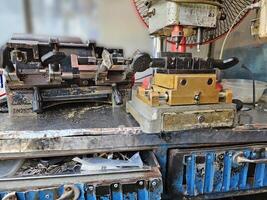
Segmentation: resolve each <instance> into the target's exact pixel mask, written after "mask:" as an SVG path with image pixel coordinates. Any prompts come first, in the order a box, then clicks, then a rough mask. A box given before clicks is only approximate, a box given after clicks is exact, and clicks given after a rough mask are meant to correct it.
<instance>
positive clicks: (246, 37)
mask: <svg viewBox="0 0 267 200" xmlns="http://www.w3.org/2000/svg"><path fill="white" fill-rule="evenodd" d="M253 18H255V13H254V12H251V13H250V14H249V15H248V16H247V18H245V20H244V21H243V22H242V23H241V24H240V25H239V26H238V27H237V28H236V29H235V30H234V31H233V32H232V33H231V35H230V37H229V38H228V41H227V43H226V46H225V51H224V56H223V57H224V58H227V57H233V56H235V57H238V58H239V60H240V63H239V64H238V65H237V66H235V67H234V68H232V69H229V70H226V71H225V72H224V73H223V77H224V78H244V79H251V77H250V76H249V74H248V72H247V71H245V70H244V69H242V68H241V65H242V64H244V65H246V66H247V67H248V68H249V69H251V70H252V72H253V73H254V75H255V77H256V79H257V80H261V81H267V64H266V63H267V45H266V44H265V43H266V41H262V40H259V39H258V38H254V37H253V36H251V31H250V27H251V20H252V19H253ZM223 39H224V38H222V39H220V40H218V41H217V42H216V43H215V48H214V57H216V58H218V57H219V54H220V50H221V45H222V42H223Z"/></svg>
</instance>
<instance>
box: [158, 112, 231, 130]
mask: <svg viewBox="0 0 267 200" xmlns="http://www.w3.org/2000/svg"><path fill="white" fill-rule="evenodd" d="M162 119H163V120H162V130H163V131H175V130H184V129H194V128H210V127H211V128H216V127H232V126H233V125H234V121H235V111H234V110H230V109H225V110H224V109H222V110H202V111H188V112H169V113H163V114H162Z"/></svg>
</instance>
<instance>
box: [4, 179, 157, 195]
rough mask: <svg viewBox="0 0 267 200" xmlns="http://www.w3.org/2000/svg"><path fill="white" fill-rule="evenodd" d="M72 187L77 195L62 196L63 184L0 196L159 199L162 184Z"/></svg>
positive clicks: (78, 185)
mask: <svg viewBox="0 0 267 200" xmlns="http://www.w3.org/2000/svg"><path fill="white" fill-rule="evenodd" d="M154 181H156V180H154ZM141 183H142V184H141ZM67 187H69V186H67ZM72 187H75V188H76V189H78V196H77V197H74V196H75V194H72V195H70V196H66V197H65V198H63V196H64V192H65V190H64V186H61V187H55V188H43V189H35V190H27V191H20V192H2V193H0V197H1V199H3V200H6V199H11V198H12V197H13V198H17V199H18V200H38V199H40V200H54V199H61V200H70V199H75V200H96V199H99V200H150V199H151V200H159V199H160V198H161V197H160V196H161V192H162V191H161V190H162V185H161V182H160V181H159V180H158V181H157V183H156V184H155V183H154V182H153V181H152V182H147V181H138V182H136V183H135V184H123V185H122V184H119V183H115V184H111V185H106V186H96V187H95V186H93V185H86V184H75V185H72ZM8 196H9V197H10V198H8Z"/></svg>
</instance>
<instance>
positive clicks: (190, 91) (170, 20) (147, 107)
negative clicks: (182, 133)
mask: <svg viewBox="0 0 267 200" xmlns="http://www.w3.org/2000/svg"><path fill="white" fill-rule="evenodd" d="M135 2H136V6H137V9H138V8H140V9H139V10H138V11H139V13H140V16H141V17H142V19H143V20H144V22H145V24H146V25H147V26H148V29H149V33H150V35H151V36H152V37H153V38H154V44H155V46H154V55H153V56H154V57H153V58H151V57H150V56H149V55H147V54H145V53H143V54H141V53H140V54H139V55H137V56H136V57H135V58H134V61H136V63H139V64H140V65H147V66H149V67H150V68H152V69H153V73H152V76H151V77H150V78H146V79H145V80H144V82H143V84H142V85H141V86H138V87H136V89H134V90H133V93H132V100H131V101H129V102H128V104H127V110H128V112H130V113H131V114H132V115H133V116H134V118H135V119H136V120H137V121H138V122H139V124H140V125H141V127H142V129H143V130H144V131H145V132H149V133H152V132H162V131H178V130H183V129H195V128H214V127H233V126H235V119H236V108H235V105H234V104H232V98H233V94H232V91H231V88H222V86H221V85H220V83H219V81H220V76H219V75H218V73H217V72H218V71H219V70H225V69H228V68H230V67H233V66H235V65H236V64H237V63H238V59H237V58H234V57H233V58H229V59H226V60H222V59H212V58H208V59H202V58H193V57H192V54H191V53H187V52H186V49H187V47H188V46H189V45H190V46H196V47H197V51H200V45H202V44H205V43H208V42H212V41H213V40H215V39H217V38H218V37H220V36H221V35H224V34H229V30H230V31H231V29H229V30H228V29H226V30H222V27H223V25H224V26H225V27H229V26H230V23H231V21H229V19H227V17H226V13H225V12H228V11H227V10H226V8H225V5H223V2H222V1H216V0H212V1H211V0H208V1H202V0H196V1H182V0H172V1H171V0H151V1H145V2H144V4H141V5H140V1H135ZM226 3H227V2H226ZM248 10H249V8H248ZM237 12H238V11H237ZM243 12H244V11H243ZM243 12H242V11H241V14H244V13H243ZM261 15H264V14H263V13H261ZM228 18H229V16H228ZM239 20H241V17H240V19H239ZM227 21H228V22H227ZM224 23H226V24H224ZM235 23H236V22H235ZM235 23H234V25H235ZM229 28H230V27H229ZM216 34H217V35H216ZM141 60H142V61H141Z"/></svg>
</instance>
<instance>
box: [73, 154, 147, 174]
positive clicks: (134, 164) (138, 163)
mask: <svg viewBox="0 0 267 200" xmlns="http://www.w3.org/2000/svg"><path fill="white" fill-rule="evenodd" d="M73 160H74V161H76V162H78V163H80V164H81V170H82V171H98V170H115V169H122V168H142V167H143V161H142V159H141V157H140V155H139V153H136V154H134V155H133V156H132V157H131V158H129V159H127V157H124V156H123V159H113V155H112V154H110V155H108V157H107V158H101V157H92V158H83V159H80V158H79V157H75V158H74V159H73Z"/></svg>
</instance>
